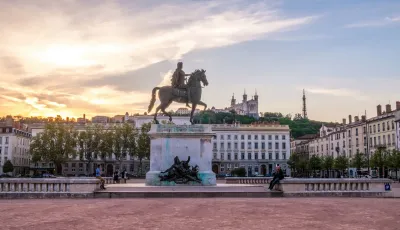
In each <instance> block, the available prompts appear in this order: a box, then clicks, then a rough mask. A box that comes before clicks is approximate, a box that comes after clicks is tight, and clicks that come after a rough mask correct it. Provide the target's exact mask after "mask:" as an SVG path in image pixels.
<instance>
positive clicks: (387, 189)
mask: <svg viewBox="0 0 400 230" xmlns="http://www.w3.org/2000/svg"><path fill="white" fill-rule="evenodd" d="M385 191H390V184H389V183H386V184H385Z"/></svg>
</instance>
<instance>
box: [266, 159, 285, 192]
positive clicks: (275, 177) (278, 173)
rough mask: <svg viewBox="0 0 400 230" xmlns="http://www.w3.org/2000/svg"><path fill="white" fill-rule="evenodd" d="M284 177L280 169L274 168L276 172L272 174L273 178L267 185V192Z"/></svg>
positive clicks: (278, 167)
mask: <svg viewBox="0 0 400 230" xmlns="http://www.w3.org/2000/svg"><path fill="white" fill-rule="evenodd" d="M283 178H285V176H284V175H283V172H282V170H281V167H280V166H279V165H278V166H276V171H275V172H274V174H273V178H272V181H271V183H269V188H268V189H269V190H272V189H273V188H274V186H275V185H276V184H279V181H280V180H283Z"/></svg>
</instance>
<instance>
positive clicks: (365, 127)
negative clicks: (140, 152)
mask: <svg viewBox="0 0 400 230" xmlns="http://www.w3.org/2000/svg"><path fill="white" fill-rule="evenodd" d="M363 133H364V134H366V133H367V126H364V132H363Z"/></svg>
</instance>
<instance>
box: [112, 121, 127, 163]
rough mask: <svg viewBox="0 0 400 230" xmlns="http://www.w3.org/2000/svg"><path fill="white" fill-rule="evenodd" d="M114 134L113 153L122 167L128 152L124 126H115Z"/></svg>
mask: <svg viewBox="0 0 400 230" xmlns="http://www.w3.org/2000/svg"><path fill="white" fill-rule="evenodd" d="M114 129H115V131H114V133H113V145H112V146H113V153H114V156H115V159H116V160H117V161H118V162H119V165H120V166H121V161H122V159H124V158H125V157H126V152H125V151H123V150H124V139H123V127H122V126H114Z"/></svg>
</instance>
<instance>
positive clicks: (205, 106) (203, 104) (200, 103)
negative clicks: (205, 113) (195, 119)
mask: <svg viewBox="0 0 400 230" xmlns="http://www.w3.org/2000/svg"><path fill="white" fill-rule="evenodd" d="M197 104H198V105H202V106H204V110H206V109H207V104H206V103H204V102H202V101H199V102H197Z"/></svg>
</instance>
